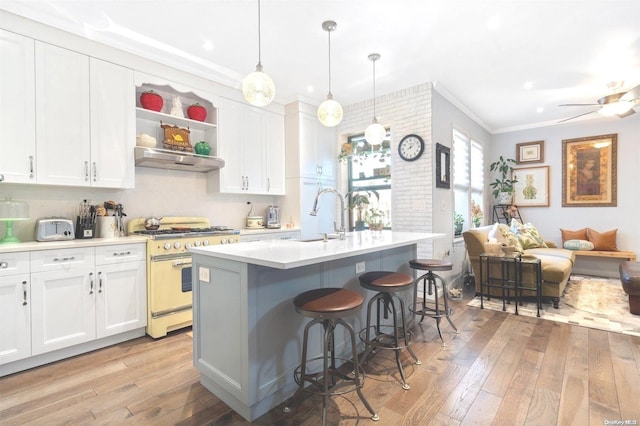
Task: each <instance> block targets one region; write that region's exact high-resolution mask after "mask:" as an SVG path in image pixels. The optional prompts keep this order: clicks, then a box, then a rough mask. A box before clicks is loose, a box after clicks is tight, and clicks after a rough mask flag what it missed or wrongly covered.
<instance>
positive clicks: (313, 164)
mask: <svg viewBox="0 0 640 426" xmlns="http://www.w3.org/2000/svg"><path fill="white" fill-rule="evenodd" d="M286 140H287V178H290V177H302V178H315V179H322V180H335V179H336V167H337V162H338V159H337V158H338V154H337V149H336V145H337V143H336V133H335V129H334V128H330V127H325V126H323V125H322V124H321V123H320V122H319V121H318V118H317V117H316V113H315V107H312V106H311V105H308V104H305V103H302V102H294V103H291V104H288V105H287V106H286Z"/></svg>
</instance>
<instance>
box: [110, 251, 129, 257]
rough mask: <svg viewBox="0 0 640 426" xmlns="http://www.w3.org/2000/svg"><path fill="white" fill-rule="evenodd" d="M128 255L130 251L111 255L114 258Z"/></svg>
mask: <svg viewBox="0 0 640 426" xmlns="http://www.w3.org/2000/svg"><path fill="white" fill-rule="evenodd" d="M129 254H131V252H130V251H122V252H120V253H115V252H114V253H113V255H114V256H127V255H129Z"/></svg>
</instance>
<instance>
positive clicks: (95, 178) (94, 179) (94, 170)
mask: <svg viewBox="0 0 640 426" xmlns="http://www.w3.org/2000/svg"><path fill="white" fill-rule="evenodd" d="M93 181H94V182H97V181H98V167H97V166H96V162H95V161H94V162H93Z"/></svg>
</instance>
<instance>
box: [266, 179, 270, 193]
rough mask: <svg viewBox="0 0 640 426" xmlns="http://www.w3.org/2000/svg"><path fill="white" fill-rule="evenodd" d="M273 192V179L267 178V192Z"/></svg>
mask: <svg viewBox="0 0 640 426" xmlns="http://www.w3.org/2000/svg"><path fill="white" fill-rule="evenodd" d="M270 191H271V179H270V178H267V192H270Z"/></svg>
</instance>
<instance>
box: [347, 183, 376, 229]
mask: <svg viewBox="0 0 640 426" xmlns="http://www.w3.org/2000/svg"><path fill="white" fill-rule="evenodd" d="M372 195H374V196H375V197H376V200H378V201H379V200H380V194H378V191H375V190H356V191H351V192H348V193H347V194H346V195H345V198H346V197H349V199H350V202H349V208H350V209H352V210H353V209H355V211H356V213H357V215H356V219H355V229H356V231H362V230H363V229H364V223H365V222H364V220H363V217H362V213H363V211H364V210H365V208H366V207H365V206H368V205H369V204H371V203H370V202H369V197H371V196H372Z"/></svg>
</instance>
